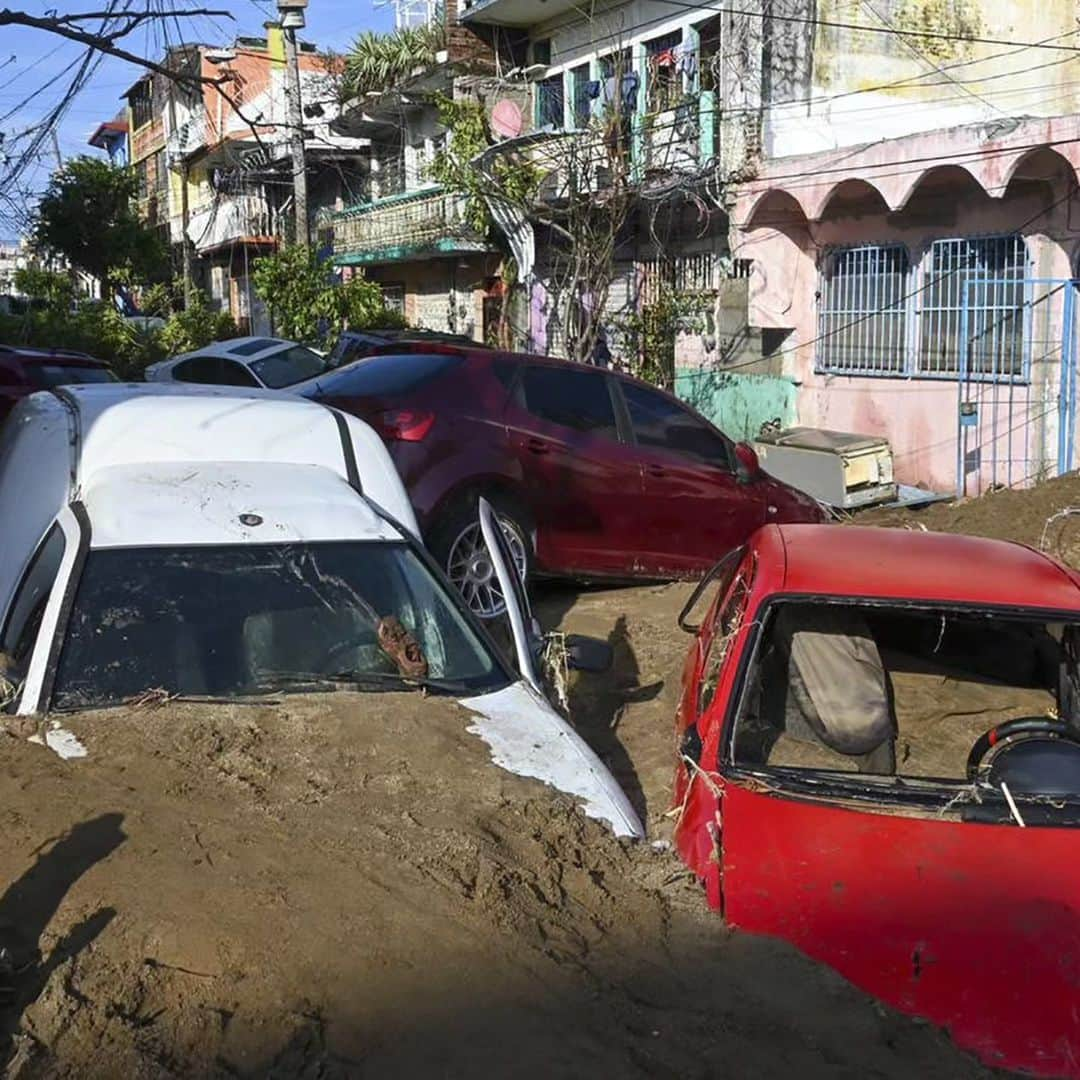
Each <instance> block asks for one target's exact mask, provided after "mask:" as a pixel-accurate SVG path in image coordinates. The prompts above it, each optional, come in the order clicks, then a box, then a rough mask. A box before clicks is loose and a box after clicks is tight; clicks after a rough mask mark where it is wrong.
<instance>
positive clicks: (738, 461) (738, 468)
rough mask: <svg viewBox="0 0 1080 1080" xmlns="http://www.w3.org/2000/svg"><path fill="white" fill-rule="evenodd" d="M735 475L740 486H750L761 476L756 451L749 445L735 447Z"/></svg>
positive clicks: (738, 444)
mask: <svg viewBox="0 0 1080 1080" xmlns="http://www.w3.org/2000/svg"><path fill="white" fill-rule="evenodd" d="M735 475H736V476H737V477H738V479H739V482H740V483H742V484H752V483H753V482H754V481H755V480H757V479H758V477H759V476H760V475H761V462H759V461H758V456H757V451H756V450H755V449H754V448H753V447H752V446H751V445H750V444H749V443H745V442H741V443H737V444H736V445H735Z"/></svg>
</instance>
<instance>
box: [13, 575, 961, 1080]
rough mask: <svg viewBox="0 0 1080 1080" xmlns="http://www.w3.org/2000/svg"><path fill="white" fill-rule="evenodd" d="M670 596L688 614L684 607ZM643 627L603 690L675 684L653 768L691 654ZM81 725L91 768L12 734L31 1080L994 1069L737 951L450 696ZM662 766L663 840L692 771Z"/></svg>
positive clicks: (178, 707) (22, 1060) (685, 894)
mask: <svg viewBox="0 0 1080 1080" xmlns="http://www.w3.org/2000/svg"><path fill="white" fill-rule="evenodd" d="M650 595H653V594H650ZM595 599H596V600H597V602H598V605H599V606H598V608H596V609H593V610H590V611H587V612H586V614H587V615H588V616H589V617H590V618H591V617H593V616H595V617H596V618H601V617H602V615H601V612H602V610H603V609H604V607H605V603H606V601H604V600H603V599H602V598H601V597H599V596H597V597H595ZM655 600H656V602H655V605H650V618H651V617H653V616H655V617H656V618H657V619H658V620H659V619H662V618H663V615H662V610H666V606H667V605H668V604H669V603H671V602H674V596H673V595H669V594H668V593H666V592H665V591H661V592H660V593H657V594H655ZM585 606H586V608H587V609H588V608H589V604H588V603H586V605H585ZM648 625H650V626H651V623H650V624H648ZM627 633H628V634H629V640H630V641H632V642H634V643H635V645H637V646H638V647H637V648H635V650H634V655H635V663H636V664H637V665H638V669H639V670H638V675H637V676H633V677H631V674H630V672H629V671H628V670H627V669H626V668H625V666H624V667H623V668H622V670H621V671H620V673H619V674H617V675H616V676H615V677H614V678H615V681H614V682H613V683H612V685H611V686H601V687H600V688H599V689H597V688H593V689H591V690H590V691H589V693H590V694H594V695H596V696H597V698H598V700H602V701H603V702H605V707H607V706H609V705H611V704H613V703H615V702H617V701H618V702H620V703H622V704H626V702H624V701H622V699H623V698H625V697H626V695H627V694H632V693H634V692H635V691H636V690H637V689H638V687H637V686H636V685H630V684H631V683H638V682H644V684H645V685H646V686H648V685H649V680H654V679H655V680H659V681H660V682H662V683H663V686H661V687H660V688H659V689H658V690H657V692H656V693H655V695H654V696H652V697H651V698H648V699H647V700H642V701H637V702H635V701H631V702H629V703H628V704H626V709H625V710H624V711H623V714H622V719H621V721H620V723H619V724H618V725H616V727H615V729H614V732H615V735H617V736H618V737H619V738H626V739H628V740H629V741H628V744H627V745H628V746H629V747H631V748H636V746H637V744H638V742H639V737H640V735H641V731H642V729H643V728H644V726H645V725H646V724H647V723H648V721H647V720H646V713H652V712H653V711H654V710H655V712H656V714H657V715H659V714H660V713H661V712H662V711H663V710H664V709H666V707H667V706H666V704H665V703H663V699H664V697H665V695H667V696H670V693H671V689H670V685H669V668H668V660H669V658H668V655H667V652H665V649H666V648H667V646H664V647H663V648H657V649H655V650H654V649H653V648H652V647H651V645H650V643H649V642H648V641H646V640H639V634H638V631H637V630H636V629H635V628H628V630H627ZM578 693H579V694H580V693H584V691H580V690H579V691H578ZM649 693H650V694H651V693H652V690H651V689H650V690H649ZM594 715H596V716H598V715H599V714H598V713H594ZM665 720H666V721H669V720H670V717H669V716H668V717H666V718H665ZM67 722H68V725H69V726H70V727H71V728H72V730H73V731H74V732H75V733H76V734H77V735H78V737H79V738H80V739H82V741H83V742H84V743H85V744H86V747H87V750H88V753H89V756H88V757H87V758H86V759H83V760H79V761H63V760H61V759H60V758H58V757H57V756H56V755H54V754H52V753H50V752H48V751H47V750H46V749H45V748H43V747H40V746H36V745H33V744H30V743H27V742H26V741H25V740H23V739H19V738H15V737H13V736H3V737H2V741H0V807H3V810H2V811H0V813H2V820H3V828H2V829H0V874H2V876H3V880H4V881H5V882H6V891H5V892H4V894H3V896H2V897H0V935H2V940H3V943H4V944H5V945H6V947H7V948H8V949H9V950H10V953H11V956H12V960H13V963H14V966H15V969H16V974H15V976H14V1001H13V1002H12V1004H11V1005H9V1006H8V1007H7V1008H5V1009H3V1010H2V1011H0V1020H2V1022H3V1025H4V1036H5V1038H7V1039H8V1040H9V1044H10V1045H9V1048H10V1051H11V1054H12V1057H11V1059H10V1061H9V1064H8V1068H7V1075H8V1076H20V1077H21V1076H65V1077H66V1076H80V1077H85V1076H90V1077H97V1076H101V1077H115V1076H145V1077H158V1076H161V1077H165V1076H177V1075H183V1076H214V1077H217V1076H222V1077H225V1076H238V1075H243V1076H248V1075H250V1076H277V1077H285V1076H289V1077H294V1076H295V1077H316V1076H317V1077H337V1076H379V1077H382V1076H412V1075H438V1076H453V1077H457V1076H462V1077H464V1076H470V1077H476V1076H500V1077H502V1076H513V1077H532V1076H537V1077H540V1076H544V1077H550V1076H567V1077H577V1076H590V1075H610V1076H620V1077H622V1076H631V1077H632V1076H642V1077H645V1076H648V1077H658V1076H659V1077H665V1076H668V1077H711V1076H726V1075H731V1076H748V1075H765V1076H786V1075H806V1076H829V1077H836V1076H841V1077H843V1076H850V1077H863V1076H866V1075H876V1076H897V1077H899V1076H909V1075H913V1074H917V1075H924V1076H930V1077H934V1076H940V1077H957V1076H970V1075H978V1074H979V1070H978V1068H977V1067H976V1066H975V1065H973V1064H972V1063H971V1061H970V1060H969V1059H968V1058H966V1057H965V1056H963V1055H961V1054H960V1053H959V1052H958V1051H956V1050H955V1049H954V1048H953V1047H952V1046H951V1044H950V1043H949V1042H948V1040H947V1039H946V1037H945V1036H944V1035H942V1034H941V1033H939V1032H937V1031H935V1030H932V1029H930V1028H927V1027H925V1026H920V1025H918V1024H916V1023H913V1022H911V1021H909V1020H906V1019H902V1018H899V1017H897V1016H895V1015H893V1014H892V1013H890V1012H888V1011H886V1010H884V1009H882V1008H881V1007H880V1006H878V1005H876V1004H875V1003H873V1002H872V1001H871V1000H870V999H868V998H866V997H865V996H864V995H861V994H859V993H858V992H856V991H855V990H853V989H852V988H851V987H850V986H848V985H847V984H846V983H845V982H844V981H843V980H842V979H840V978H839V977H838V976H836V975H834V974H832V973H831V972H829V971H828V970H826V969H823V968H820V967H817V966H815V965H813V964H812V963H810V962H809V961H807V960H805V959H803V958H802V957H801V956H799V955H797V954H796V953H795V952H794V950H792V949H789V948H787V947H786V946H783V945H781V944H779V943H775V942H771V941H768V940H764V939H755V938H751V937H746V936H742V935H731V934H729V933H728V932H726V931H725V930H724V928H723V924H722V922H721V921H720V920H719V919H718V918H717V917H716V916H713V915H709V914H708V913H707V912H706V910H705V905H704V901H703V898H702V896H701V894H700V892H699V889H698V887H697V886H696V884H694V883H693V882H690V881H688V880H687V879H686V876H685V874H683V873H682V871H681V868H680V864H679V863H678V862H677V861H676V860H675V859H674V857H673V856H672V855H671V854H670V853H668V852H667V851H663V850H656V848H655V847H653V846H652V845H650V844H636V845H633V844H628V843H626V842H620V841H617V840H615V839H613V838H612V837H611V836H610V834H609V833H608V832H607V831H606V830H605V829H604V828H603V827H602V826H600V825H598V824H595V823H593V822H590V821H588V820H587V819H585V818H584V817H583V816H582V815H581V814H580V813H579V812H578V811H577V809H576V808H575V807H573V806H572V805H571V804H570V802H569V800H567V799H565V798H563V797H560V796H558V795H557V794H555V793H553V792H552V791H551V789H549V788H545V787H543V786H542V785H540V784H539V783H537V782H535V781H529V780H523V779H520V778H517V777H514V776H511V775H510V774H508V773H505V772H503V771H501V770H498V769H496V768H494V767H493V766H492V765H491V764H490V761H489V759H488V752H487V748H486V747H485V746H484V744H483V743H482V742H480V740H479V739H477V738H475V737H474V736H471V735H469V734H467V733H466V731H465V728H466V726H467V724H468V722H469V718H468V715H467V714H466V713H465V712H464V710H463V709H462V708H460V707H459V706H457V705H455V704H454V703H452V702H449V701H447V700H445V699H436V698H425V697H423V696H421V695H419V694H414V695H397V694H394V695H390V694H351V693H339V694H332V695H311V696H304V697H288V698H285V699H282V700H281V701H278V702H264V703H258V704H246V705H235V706H223V705H208V704H182V703H175V702H174V703H170V704H165V705H155V704H148V705H146V706H144V707H141V708H129V709H122V710H107V711H101V712H98V713H91V714H84V715H81V716H78V717H71V718H68V721H67ZM614 737H615V736H613V737H612V738H613V739H614ZM642 760H644V761H645V762H646V763H647V764H645V765H644V766H641V767H640V771H639V773H638V775H639V776H640V777H641V778H642V791H643V793H644V797H645V798H646V799H647V800H648V803H649V807H650V810H649V814H650V818H651V819H655V818H656V817H657V816H658V815H659V813H660V810H659V808H660V806H661V805H662V803H663V796H662V785H661V783H660V774H661V772H663V771H664V770H662V769H661V768H660V764H659V761H658V760H657V761H656V762H653V761H652V757H651V756H650V755H649V754H645V756H644V758H643V759H642ZM665 782H666V781H665Z"/></svg>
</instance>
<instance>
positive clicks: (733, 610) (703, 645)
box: [674, 551, 757, 907]
mask: <svg viewBox="0 0 1080 1080" xmlns="http://www.w3.org/2000/svg"><path fill="white" fill-rule="evenodd" d="M715 572H716V575H717V576H716V585H715V588H716V596H715V599H714V600H713V602H712V605H711V606H710V608H709V610H708V613H707V614H706V617H705V619H704V621H703V622H702V624H701V631H700V632H699V633H698V634H697V635H696V637H695V641H694V645H693V646H692V647H691V649H690V652H689V656H688V657H687V662H686V666H685V668H684V669H683V685H682V698H681V700H680V702H679V711H678V716H677V720H676V723H677V725H678V731H677V736H678V740H679V755H680V757H679V763H678V765H677V767H676V774H675V785H674V790H675V806H677V807H678V808H679V814H678V817H677V818H676V821H675V844H676V847H677V848H678V849H679V853H680V854H681V855H682V857H683V859H684V860H685V861H686V863H687V864H688V865H689V866H691V867H692V868H693V869H694V870H695V871H696V872H697V874H698V876H699V877H701V878H702V880H703V881H704V883H705V889H706V893H707V894H708V897H709V902H710V904H712V905H713V906H714V907H719V906H720V824H721V821H722V817H723V813H722V808H721V796H722V793H723V784H722V782H721V780H720V777H719V773H718V771H717V769H716V765H717V762H718V746H719V731H718V729H719V725H718V724H717V723H716V716H717V715H718V714H719V713H720V712H721V711H722V706H723V703H724V702H726V701H727V700H728V699H729V697H730V695H731V690H732V686H733V684H734V682H735V675H736V672H737V670H738V666H739V664H738V658H739V655H740V654H741V651H742V649H743V648H744V647H745V641H746V639H747V636H748V635H747V628H748V623H747V618H746V614H747V611H748V609H749V605H750V600H751V594H752V590H753V586H754V581H755V578H756V575H757V556H756V555H755V553H754V552H752V551H751V552H732V553H730V554H729V555H728V557H727V558H726V559H724V560H722V561H721V563H720V564H719V565H718V566H717V567H716V568H715ZM683 614H684V616H685V615H686V614H687V612H684V613H683ZM680 625H683V627H684V629H692V628H689V627H687V626H686V625H685V623H684V622H683V620H682V619H680Z"/></svg>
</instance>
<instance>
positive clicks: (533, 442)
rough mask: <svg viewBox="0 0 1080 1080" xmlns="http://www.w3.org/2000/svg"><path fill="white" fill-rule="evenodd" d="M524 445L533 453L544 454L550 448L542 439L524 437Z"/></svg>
mask: <svg viewBox="0 0 1080 1080" xmlns="http://www.w3.org/2000/svg"><path fill="white" fill-rule="evenodd" d="M525 446H526V448H527V449H528V450H529V452H530V453H533V454H546V453H547V452H548V451H549V450H550V449H551V447H550V446H548V444H547V443H546V442H544V440H543V439H526V440H525Z"/></svg>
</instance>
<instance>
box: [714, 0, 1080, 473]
mask: <svg viewBox="0 0 1080 1080" xmlns="http://www.w3.org/2000/svg"><path fill="white" fill-rule="evenodd" d="M856 8H857V9H858V10H856ZM804 9H805V5H799V4H794V3H792V4H789V5H787V7H786V8H785V9H784V12H783V14H784V15H786V16H789V17H790V19H791V21H789V22H788V23H787V25H788V26H789V27H791V28H792V31H796V30H798V31H799V32H795V33H789V44H788V46H786V53H787V55H788V57H789V60H790V65H789V66H790V69H791V70H792V71H794V72H795V73H797V78H796V79H794V80H793V83H792V90H793V93H792V94H791V95H790V96H789V97H788V98H787V99H786V100H773V101H770V102H768V103H766V106H765V107H764V108H763V110H762V114H761V146H762V152H761V155H760V157H759V159H758V160H757V162H756V164H755V170H754V171H755V175H754V176H753V178H752V179H751V180H749V181H748V182H747V183H745V184H743V185H742V186H741V187H740V188H739V189H738V191H737V201H736V203H735V207H734V212H733V228H732V248H733V254H734V255H735V257H737V258H739V259H741V260H744V261H745V265H747V266H748V267H749V268H750V269H749V283H748V285H749V288H748V312H747V315H748V323H749V324H750V325H753V326H756V327H760V328H762V332H766V331H767V332H768V333H769V334H770V335H771V337H772V339H773V340H774V341H775V342H777V343H778V347H777V348H776V349H775V351H774V352H773V354H772V355H771V356H768V357H762V359H761V360H760V361H759V362H758V363H757V364H755V365H753V366H752V367H750V368H747V369H744V370H756V371H760V372H764V373H767V374H769V375H776V376H782V377H784V378H786V379H788V380H790V381H791V382H792V383H793V384H794V385H795V386H796V387H797V391H796V398H795V413H796V414H797V417H798V420H799V422H800V423H803V424H808V425H812V426H820V427H827V428H833V429H838V430H848V431H857V432H861V433H866V434H880V435H885V436H887V437H888V438H889V439H890V440H891V442H892V445H893V448H894V452H895V455H896V467H897V473H898V476H899V478H900V479H901V480H904V481H908V482H912V483H918V484H921V485H924V486H927V487H931V488H934V489H937V490H941V491H953V490H955V491H958V492H960V493H967V494H976V493H979V492H983V491H986V490H988V489H990V488H992V487H995V486H1016V485H1020V484H1024V483H1029V482H1031V481H1032V480H1034V479H1037V478H1042V477H1045V476H1050V475H1054V474H1056V473H1058V472H1060V471H1065V470H1067V469H1070V468H1074V467H1075V466H1076V465H1077V457H1076V451H1075V443H1076V422H1077V408H1076V366H1077V353H1076V348H1077V346H1076V329H1077V327H1076V291H1075V284H1074V279H1075V278H1076V277H1077V258H1078V251H1080V232H1078V223H1080V205H1078V204H1077V201H1076V196H1075V192H1076V189H1077V176H1076V167H1077V165H1080V153H1078V150H1077V147H1078V145H1080V144H1078V136H1080V117H1078V115H1077V113H1078V112H1080V84H1077V83H1076V81H1075V78H1074V77H1073V72H1074V69H1075V55H1076V54H1075V48H1076V45H1077V33H1078V31H1077V26H1076V22H1075V18H1074V15H1075V11H1074V5H1073V4H1071V3H1054V2H1047V3H1043V4H1038V5H1036V4H1031V3H1026V2H1006V0H994V2H992V3H991V2H989V0H986V2H976V0H965V2H963V3H950V4H940V3H932V2H930V0H920V2H915V0H876V2H875V3H873V4H870V3H864V4H859V5H843V4H832V5H829V7H828V9H827V13H825V14H823V15H822V19H823V20H824V21H822V22H821V23H819V24H818V25H816V26H808V25H806V24H805V23H799V22H796V21H795V19H797V18H799V17H800V16H803V15H805V14H806V11H805V10H804ZM840 24H848V26H843V25H840ZM851 24H858V25H860V26H865V27H867V29H863V30H855V29H851V28H850V25H851ZM777 25H780V24H779V23H778V22H775V21H774V23H773V27H774V29H775V27H776V26H777ZM799 28H801V30H800V29H799ZM972 39H982V40H972ZM792 42H794V44H792Z"/></svg>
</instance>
